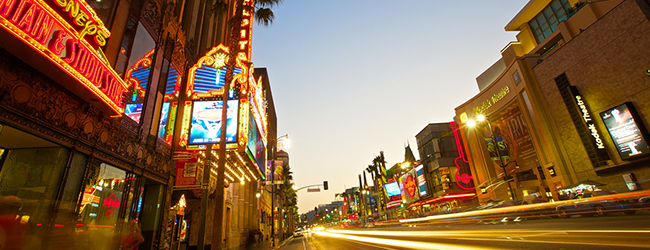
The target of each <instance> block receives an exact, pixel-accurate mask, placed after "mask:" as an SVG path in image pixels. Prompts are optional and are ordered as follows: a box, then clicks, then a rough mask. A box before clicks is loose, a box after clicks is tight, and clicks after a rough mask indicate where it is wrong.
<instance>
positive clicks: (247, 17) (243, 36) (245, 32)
mask: <svg viewBox="0 0 650 250" xmlns="http://www.w3.org/2000/svg"><path fill="white" fill-rule="evenodd" d="M244 5H246V6H247V7H246V8H243V13H242V21H241V26H240V28H239V41H238V45H239V53H237V58H239V60H241V61H242V62H250V61H251V42H252V35H253V14H255V13H254V10H255V9H254V8H253V6H255V4H254V3H253V0H244Z"/></svg>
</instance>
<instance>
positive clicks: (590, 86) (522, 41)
mask: <svg viewBox="0 0 650 250" xmlns="http://www.w3.org/2000/svg"><path fill="white" fill-rule="evenodd" d="M647 13H648V4H647V2H645V1H598V2H578V1H568V0H553V1H529V2H528V4H526V6H524V8H523V9H522V10H521V11H520V12H519V13H518V14H517V15H516V16H515V17H514V18H513V19H512V20H511V21H510V23H508V24H507V26H506V30H507V31H517V32H519V33H518V34H517V40H518V41H515V42H512V43H510V44H508V45H507V46H506V47H505V48H504V49H503V50H502V51H501V54H502V58H501V59H500V60H499V61H497V62H496V63H495V64H494V65H493V66H491V67H490V68H489V69H488V70H486V71H485V72H484V73H483V74H482V75H481V76H479V77H478V78H477V82H478V86H479V91H480V93H479V94H478V95H476V96H475V97H473V98H472V99H470V100H469V101H467V102H465V103H463V104H462V105H461V106H459V107H457V108H456V114H457V119H458V120H459V123H460V124H462V126H461V130H462V131H463V136H464V138H465V139H466V143H465V146H466V148H467V149H468V152H469V161H470V165H471V166H472V171H473V173H474V177H475V184H476V190H477V193H478V194H479V200H481V201H487V200H490V199H501V200H510V199H516V200H523V199H528V198H531V197H534V198H542V199H555V200H558V199H559V198H560V196H559V194H562V193H563V192H566V191H572V192H578V193H580V192H582V191H584V190H587V189H602V190H615V191H618V192H629V191H633V190H641V189H643V188H644V185H643V183H645V182H647V178H648V172H647V171H648V168H647V166H646V165H647V164H645V162H646V161H648V156H647V154H646V151H647V150H648V146H647V144H646V143H645V140H646V138H647V130H646V129H645V126H644V124H645V123H646V116H645V115H644V114H645V113H647V112H648V111H646V110H645V107H646V106H647V105H646V104H645V103H646V102H647V101H646V100H645V98H642V97H641V96H643V95H644V94H645V93H646V89H647V82H648V79H647V74H646V72H647V71H646V70H647V66H645V65H647V58H646V57H644V56H645V54H647V53H645V50H644V49H643V48H644V46H645V45H646V44H647V43H646V40H648V38H647V37H646V35H645V32H643V31H642V30H643V27H644V26H645V25H647V24H648V16H647ZM614 113H615V114H620V115H619V116H615V115H614ZM478 115H484V116H486V117H487V118H488V119H487V120H486V121H483V122H477V123H476V125H477V126H474V127H470V126H469V125H470V124H472V123H473V122H476V120H475V118H477V117H478ZM470 121H472V122H470ZM532 195H534V196H532Z"/></svg>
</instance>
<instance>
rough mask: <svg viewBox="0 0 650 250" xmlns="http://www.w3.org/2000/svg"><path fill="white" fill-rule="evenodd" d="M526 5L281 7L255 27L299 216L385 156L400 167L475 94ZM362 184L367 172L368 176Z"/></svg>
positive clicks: (359, 0)
mask: <svg viewBox="0 0 650 250" xmlns="http://www.w3.org/2000/svg"><path fill="white" fill-rule="evenodd" d="M527 2H528V1H526V0H508V1H506V0H490V1H482V0H457V1H439V0H438V1H436V0H418V1H415V0H407V1H387V0H374V1H371V0H352V1H350V0H346V1H343V0H330V1H325V0H320V1H318V0H284V2H283V3H282V4H281V5H280V6H276V7H274V8H273V12H274V13H275V16H276V18H275V22H274V23H273V24H272V25H270V26H268V27H263V26H257V25H256V26H255V28H254V31H253V52H252V61H253V63H254V65H255V67H264V68H267V71H268V74H269V80H270V82H271V90H272V92H273V100H274V103H275V109H276V112H277V119H278V136H281V135H284V134H288V135H289V138H290V139H291V148H289V149H288V152H289V158H290V167H291V170H292V171H293V173H294V182H295V183H296V185H297V186H298V187H303V186H306V185H312V184H320V183H322V181H324V180H327V181H329V190H328V191H321V192H320V193H313V192H312V193H308V192H307V190H306V189H304V190H301V191H299V192H298V206H299V207H300V213H306V212H309V211H310V210H313V209H314V207H316V206H318V205H319V204H328V203H330V202H331V201H333V200H334V194H336V193H341V192H343V191H344V190H345V189H346V188H351V187H354V186H358V185H359V180H358V175H359V174H362V172H363V171H364V169H365V168H366V167H367V166H368V165H369V164H371V163H372V159H373V158H374V157H375V156H377V155H379V152H380V151H384V155H385V157H386V161H387V165H388V166H389V167H390V166H392V165H394V164H395V163H398V162H402V161H403V160H404V147H405V146H406V145H407V144H410V145H411V148H412V149H413V152H414V154H415V156H416V158H417V159H419V158H420V157H419V155H418V152H417V143H416V141H415V135H416V134H417V133H419V132H420V131H421V130H422V129H424V127H425V126H426V125H427V124H429V123H439V122H449V121H451V120H452V119H453V117H454V108H455V107H457V106H459V105H461V104H462V103H464V102H466V101H468V100H469V99H470V98H472V97H473V96H474V95H476V94H478V87H477V84H476V77H477V76H479V75H480V74H481V73H482V72H483V71H485V70H486V69H487V68H489V67H490V66H491V65H492V64H493V63H495V62H496V61H497V60H498V59H500V57H501V54H500V51H501V49H503V48H504V47H505V46H506V45H507V44H508V43H509V42H510V41H515V40H516V38H515V35H516V34H517V33H516V32H506V31H505V30H504V27H505V26H506V24H507V23H508V22H509V21H510V20H511V19H512V18H513V17H514V16H515V15H516V14H517V13H518V12H519V10H520V9H521V8H522V7H523V6H524V5H525V4H526V3H527ZM368 181H369V182H371V180H370V175H369V174H368Z"/></svg>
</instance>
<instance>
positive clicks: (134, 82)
mask: <svg viewBox="0 0 650 250" xmlns="http://www.w3.org/2000/svg"><path fill="white" fill-rule="evenodd" d="M155 50H156V49H155V48H153V49H151V51H149V52H147V53H146V54H144V56H142V58H140V59H138V60H137V61H136V62H135V63H134V64H133V66H131V68H129V69H128V70H127V71H126V74H124V82H126V86H127V87H128V88H131V87H132V88H133V90H135V91H136V92H137V93H138V96H140V98H144V95H145V94H146V93H147V90H146V89H144V88H142V84H141V83H140V80H138V78H135V77H133V76H131V74H133V72H134V71H136V70H138V69H141V68H149V67H151V64H152V63H153V60H152V59H151V57H152V55H153V53H154V52H155ZM149 73H150V74H151V72H149Z"/></svg>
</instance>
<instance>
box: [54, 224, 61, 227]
mask: <svg viewBox="0 0 650 250" xmlns="http://www.w3.org/2000/svg"><path fill="white" fill-rule="evenodd" d="M54 227H63V225H61V224H54Z"/></svg>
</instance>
